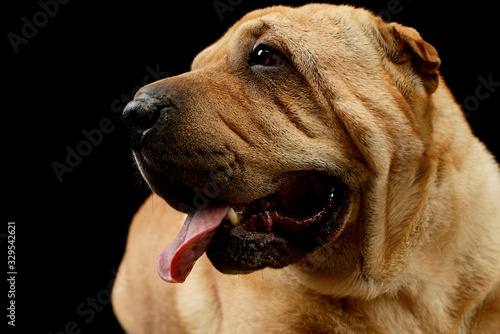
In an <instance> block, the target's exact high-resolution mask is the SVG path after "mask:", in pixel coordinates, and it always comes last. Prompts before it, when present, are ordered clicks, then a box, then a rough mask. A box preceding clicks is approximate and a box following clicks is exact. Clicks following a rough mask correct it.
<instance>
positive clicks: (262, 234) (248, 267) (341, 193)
mask: <svg viewBox="0 0 500 334" xmlns="http://www.w3.org/2000/svg"><path fill="white" fill-rule="evenodd" d="M336 196H337V201H335V202H334V205H333V207H332V208H330V210H329V211H328V212H327V213H326V214H325V215H324V217H323V219H322V220H321V222H316V223H312V224H309V225H307V226H303V227H302V228H299V229H298V230H296V231H294V233H290V231H286V230H283V229H280V227H279V226H276V228H273V230H272V231H270V232H267V231H249V230H247V228H246V227H245V226H244V225H243V224H242V225H239V226H237V227H233V228H230V229H228V228H227V227H224V225H223V224H221V226H220V227H219V228H218V229H217V233H216V235H215V238H214V241H213V242H212V244H211V245H210V247H209V248H208V249H207V256H208V258H209V259H210V261H211V262H212V264H213V265H214V267H215V268H216V269H217V270H219V271H220V272H222V273H224V274H245V273H250V272H253V271H256V270H260V269H263V268H266V267H270V268H276V269H279V268H283V267H286V266H288V265H290V264H294V263H297V262H299V261H300V260H302V259H303V258H304V257H305V256H306V255H307V254H310V253H313V252H315V251H316V250H318V249H319V248H321V247H322V246H323V245H325V244H328V243H330V242H332V241H333V240H335V239H336V238H337V237H338V235H339V234H340V233H341V231H342V229H343V227H344V219H345V217H346V213H347V211H348V210H347V208H348V207H349V203H348V198H349V196H348V192H347V190H346V189H345V187H339V189H337V190H336Z"/></svg>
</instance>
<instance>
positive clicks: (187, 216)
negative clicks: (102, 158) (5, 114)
mask: <svg viewBox="0 0 500 334" xmlns="http://www.w3.org/2000/svg"><path fill="white" fill-rule="evenodd" d="M440 63H441V60H440V58H439V56H438V53H437V51H436V49H435V48H434V47H433V46H432V45H430V44H429V43H427V42H426V41H424V40H423V39H422V37H421V36H420V35H419V33H418V32H417V31H415V30H414V29H412V28H408V27H405V26H403V25H400V24H397V23H386V22H384V21H383V20H382V19H381V18H379V17H377V16H375V15H373V14H372V13H370V12H369V11H367V10H364V9H357V8H353V7H350V6H333V5H318V4H315V5H307V6H303V7H300V8H290V7H281V6H280V7H271V8H267V9H262V10H256V11H253V12H251V13H249V14H247V15H246V16H244V17H243V18H242V19H241V20H240V21H238V22H237V23H236V24H234V26H232V27H231V28H230V29H229V30H228V31H227V33H226V34H225V35H224V36H223V37H222V38H221V39H219V40H218V41H217V42H215V43H214V44H213V45H211V46H209V47H208V48H206V49H205V50H203V51H202V52H201V53H200V54H198V55H197V56H196V58H195V59H194V61H193V62H192V67H191V71H190V72H187V73H184V74H181V75H178V76H175V77H170V78H167V79H163V80H160V81H157V82H154V83H152V84H150V85H147V86H145V87H143V88H141V89H140V90H139V91H138V93H137V94H136V96H135V99H134V100H133V101H131V102H130V103H129V104H128V105H127V107H126V108H125V110H124V120H125V124H126V127H127V128H128V131H129V133H130V137H131V143H132V144H131V146H132V151H133V157H134V160H135V162H136V164H137V166H138V168H139V170H140V172H141V174H142V176H143V177H144V179H145V180H146V182H147V184H148V185H149V186H150V188H151V189H152V190H153V191H154V194H153V195H152V196H151V197H150V198H149V199H148V200H147V201H146V203H145V204H144V205H143V206H142V207H141V208H140V209H139V211H138V213H137V214H136V215H135V217H134V219H133V222H132V225H131V227H130V232H129V237H128V241H127V246H126V250H125V255H124V258H123V260H122V263H121V265H120V268H119V271H118V275H117V279H116V281H115V286H114V289H113V294H112V302H113V307H114V311H115V314H116V316H117V318H118V320H119V322H120V324H121V325H122V326H123V328H124V329H125V331H126V332H127V333H147V334H152V333H169V334H180V333H182V334H188V333H200V334H201V333H203V334H207V333H224V334H238V333H260V334H261V333H280V334H283V333H303V334H312V333H398V334H400V333H426V334H428V333H433V334H437V333H485V334H487V333H488V334H493V333H500V172H499V167H498V164H497V162H496V161H495V158H494V157H493V156H492V154H490V153H489V152H488V150H487V149H486V148H485V146H484V145H483V144H482V143H481V142H480V141H479V140H478V139H477V138H476V137H475V136H474V135H473V133H472V131H471V129H470V127H469V125H468V123H467V122H466V119H465V117H464V114H463V112H462V110H461V107H460V106H459V105H458V104H457V103H456V101H455V99H454V97H453V95H452V94H451V92H450V90H449V89H448V88H447V86H446V83H445V82H444V80H443V78H442V77H441V75H440V73H439V66H440ZM457 70H460V69H457ZM165 281H166V282H165ZM167 282H170V283H167ZM173 282H176V283H177V284H173ZM179 283H182V284H179Z"/></svg>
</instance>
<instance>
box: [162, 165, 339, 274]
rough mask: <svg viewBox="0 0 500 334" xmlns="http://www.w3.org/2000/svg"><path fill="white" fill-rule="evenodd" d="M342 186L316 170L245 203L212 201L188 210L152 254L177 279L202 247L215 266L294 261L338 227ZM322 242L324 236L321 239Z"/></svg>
mask: <svg viewBox="0 0 500 334" xmlns="http://www.w3.org/2000/svg"><path fill="white" fill-rule="evenodd" d="M345 197H346V196H345V187H344V186H343V185H342V184H341V183H339V182H337V181H336V180H335V179H333V178H331V177H327V176H325V175H324V174H322V173H312V174H309V175H307V176H304V177H302V178H300V179H299V180H298V181H296V182H294V183H293V184H290V185H287V186H285V187H283V188H281V189H280V190H279V191H277V192H275V193H273V194H270V195H268V196H265V197H263V198H260V199H256V200H253V201H251V202H249V203H221V202H217V201H212V202H210V203H208V204H206V205H203V206H201V207H200V208H198V209H197V210H195V211H191V212H189V213H188V217H187V218H186V221H185V222H184V225H183V227H182V229H181V231H180V232H179V234H178V235H177V237H176V239H175V240H174V241H173V242H172V243H170V244H169V245H168V246H167V247H165V248H164V249H163V250H162V251H161V252H160V255H159V257H158V272H159V274H160V277H161V278H162V279H163V280H165V281H167V282H183V281H184V280H185V279H186V278H187V276H188V275H189V273H190V271H191V269H192V268H193V266H194V264H195V262H196V260H198V258H199V257H201V256H202V255H203V254H204V253H205V252H206V253H207V255H208V257H209V259H210V261H211V262H212V264H213V265H214V266H215V267H216V268H217V269H218V270H219V271H221V272H223V273H228V274H234V273H249V272H252V271H255V270H258V269H262V268H265V267H271V268H282V267H284V266H286V265H289V264H292V263H295V262H298V261H300V260H301V259H302V258H303V256H305V254H306V253H308V252H311V251H314V250H315V249H317V248H318V239H319V238H321V239H322V240H325V241H326V240H327V239H328V238H329V237H330V236H331V235H335V234H336V233H335V230H336V229H337V230H338V229H339V226H340V224H338V223H337V222H338V221H340V217H338V216H339V215H340V213H341V211H342V210H341V207H342V203H343V202H344V198H345ZM323 243H324V242H323Z"/></svg>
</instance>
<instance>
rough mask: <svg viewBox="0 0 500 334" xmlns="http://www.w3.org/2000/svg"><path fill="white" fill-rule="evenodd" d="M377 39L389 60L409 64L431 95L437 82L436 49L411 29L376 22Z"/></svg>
mask: <svg viewBox="0 0 500 334" xmlns="http://www.w3.org/2000/svg"><path fill="white" fill-rule="evenodd" d="M378 32H379V34H378V37H379V38H378V39H379V42H380V43H381V45H382V48H383V49H384V51H385V52H386V54H387V55H388V57H389V59H390V60H391V61H392V62H393V63H395V64H398V65H402V64H404V63H408V62H411V64H412V66H413V68H414V70H415V71H416V73H418V74H420V76H421V77H422V80H423V83H424V86H425V89H426V91H427V93H428V94H432V93H433V92H434V91H435V90H436V89H437V86H438V82H439V70H438V69H439V65H441V59H439V56H438V53H437V51H436V49H435V48H434V47H433V46H432V45H431V44H429V43H427V42H426V41H424V40H423V39H422V37H421V36H420V34H419V33H418V32H417V31H416V30H415V29H413V28H409V27H405V26H403V25H401V24H398V23H385V22H383V21H382V20H380V21H379V22H378Z"/></svg>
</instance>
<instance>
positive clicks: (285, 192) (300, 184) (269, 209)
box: [222, 174, 338, 235]
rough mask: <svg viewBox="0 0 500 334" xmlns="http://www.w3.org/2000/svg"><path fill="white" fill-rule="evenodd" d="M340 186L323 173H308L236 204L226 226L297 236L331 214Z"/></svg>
mask: <svg viewBox="0 0 500 334" xmlns="http://www.w3.org/2000/svg"><path fill="white" fill-rule="evenodd" d="M337 185H338V183H337V182H334V181H332V179H329V178H327V177H325V176H323V175H321V174H313V175H309V176H306V177H304V178H301V179H300V180H299V181H297V182H295V183H293V184H291V185H288V186H286V187H284V188H282V189H281V190H279V191H278V192H276V193H274V194H271V195H269V196H266V197H264V198H260V199H257V200H255V201H252V202H250V203H238V204H232V205H231V207H230V208H229V210H228V213H227V217H226V218H225V219H224V220H223V221H222V227H223V228H224V229H226V230H230V229H232V228H241V229H243V230H244V231H246V232H249V233H259V232H260V233H271V232H276V233H278V234H279V233H287V234H290V235H296V234H297V233H298V232H300V231H301V230H303V229H304V228H307V227H308V226H310V225H312V224H315V223H320V222H321V221H322V220H323V219H325V218H326V217H327V215H328V213H329V212H330V211H331V209H332V208H333V204H334V200H335V195H334V192H335V188H336V186H337Z"/></svg>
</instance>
